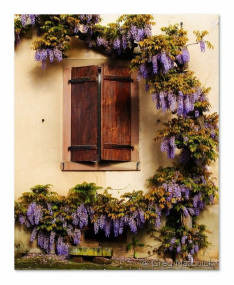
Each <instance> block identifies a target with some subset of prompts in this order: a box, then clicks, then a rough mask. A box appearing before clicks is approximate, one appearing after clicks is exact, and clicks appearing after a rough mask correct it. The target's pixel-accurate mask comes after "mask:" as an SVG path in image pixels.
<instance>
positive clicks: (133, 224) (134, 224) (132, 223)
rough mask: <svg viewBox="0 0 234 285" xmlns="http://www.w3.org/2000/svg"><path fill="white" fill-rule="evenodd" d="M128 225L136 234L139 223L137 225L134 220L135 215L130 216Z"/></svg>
mask: <svg viewBox="0 0 234 285" xmlns="http://www.w3.org/2000/svg"><path fill="white" fill-rule="evenodd" d="M128 225H129V228H130V230H131V232H133V233H134V234H136V233H137V225H136V221H135V220H134V218H133V217H130V218H129V220H128Z"/></svg>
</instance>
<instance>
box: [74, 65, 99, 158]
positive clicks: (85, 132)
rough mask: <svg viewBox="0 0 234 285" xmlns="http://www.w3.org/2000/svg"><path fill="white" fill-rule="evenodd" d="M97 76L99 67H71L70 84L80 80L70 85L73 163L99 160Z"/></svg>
mask: <svg viewBox="0 0 234 285" xmlns="http://www.w3.org/2000/svg"><path fill="white" fill-rule="evenodd" d="M97 76H98V66H84V67H73V68H72V71H71V83H72V81H74V80H75V82H73V83H82V84H72V85H71V146H70V151H71V161H74V162H78V161H96V160H97V159H98V147H97V146H98V132H97V128H98V122H97V120H98V82H97V80H94V79H95V78H97ZM85 78H86V79H85ZM89 79H91V80H89ZM87 146H91V147H87Z"/></svg>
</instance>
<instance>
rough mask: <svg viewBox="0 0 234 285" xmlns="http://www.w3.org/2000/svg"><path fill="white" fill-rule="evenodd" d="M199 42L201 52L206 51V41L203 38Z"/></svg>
mask: <svg viewBox="0 0 234 285" xmlns="http://www.w3.org/2000/svg"><path fill="white" fill-rule="evenodd" d="M199 44H200V49H201V52H205V50H206V45H205V42H204V40H203V38H202V39H201V41H200V42H199Z"/></svg>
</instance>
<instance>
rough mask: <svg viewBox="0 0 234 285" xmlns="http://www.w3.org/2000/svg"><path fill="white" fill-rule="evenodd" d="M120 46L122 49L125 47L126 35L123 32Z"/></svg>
mask: <svg viewBox="0 0 234 285" xmlns="http://www.w3.org/2000/svg"><path fill="white" fill-rule="evenodd" d="M122 47H123V49H124V50H125V49H126V48H127V37H126V35H125V34H123V35H122Z"/></svg>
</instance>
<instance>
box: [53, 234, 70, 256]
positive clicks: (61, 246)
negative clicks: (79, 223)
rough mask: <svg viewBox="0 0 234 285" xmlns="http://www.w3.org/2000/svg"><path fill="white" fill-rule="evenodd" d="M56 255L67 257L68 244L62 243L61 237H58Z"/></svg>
mask: <svg viewBox="0 0 234 285" xmlns="http://www.w3.org/2000/svg"><path fill="white" fill-rule="evenodd" d="M56 249H57V253H58V255H67V254H68V244H66V243H64V241H63V238H62V237H58V241H57V245H56Z"/></svg>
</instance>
